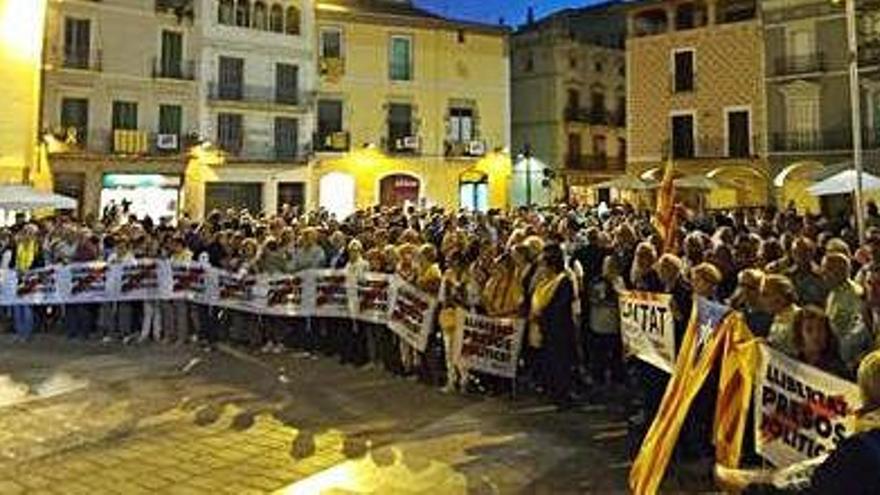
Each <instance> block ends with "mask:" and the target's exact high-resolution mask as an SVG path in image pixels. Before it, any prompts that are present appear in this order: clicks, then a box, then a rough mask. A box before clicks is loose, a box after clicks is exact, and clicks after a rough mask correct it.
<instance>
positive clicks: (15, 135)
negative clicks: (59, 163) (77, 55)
mask: <svg viewBox="0 0 880 495" xmlns="http://www.w3.org/2000/svg"><path fill="white" fill-rule="evenodd" d="M45 8H46V2H45V0H0V66H2V67H3V77H2V78H0V92H2V94H3V95H4V97H5V101H4V105H3V106H4V108H3V111H2V112H0V183H23V182H34V180H35V179H36V177H35V176H34V175H35V174H36V172H38V168H39V167H38V160H39V156H38V155H37V136H38V131H39V127H40V125H39V118H40V117H39V116H40V103H39V102H40V66H41V54H42V50H43V37H42V32H43V24H44V22H45Z"/></svg>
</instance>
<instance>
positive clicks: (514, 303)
mask: <svg viewBox="0 0 880 495" xmlns="http://www.w3.org/2000/svg"><path fill="white" fill-rule="evenodd" d="M518 282H519V277H517V274H516V273H515V272H512V271H508V272H503V273H501V274H498V275H493V276H491V277H489V281H488V282H486V288H485V290H484V291H483V298H484V299H485V301H486V306H487V308H486V309H487V311H488V312H489V315H490V316H503V315H508V314H512V313H515V312H516V310H517V309H518V308H519V304H520V302H522V298H523V295H522V286H521V285H520V284H519V283H518Z"/></svg>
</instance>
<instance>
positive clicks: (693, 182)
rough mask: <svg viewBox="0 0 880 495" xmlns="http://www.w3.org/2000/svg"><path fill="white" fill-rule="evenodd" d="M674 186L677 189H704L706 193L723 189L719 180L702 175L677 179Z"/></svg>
mask: <svg viewBox="0 0 880 495" xmlns="http://www.w3.org/2000/svg"><path fill="white" fill-rule="evenodd" d="M673 184H675V187H676V188H677V189H702V190H706V191H709V190H712V189H718V188H720V187H723V186H722V184H721V183H720V182H719V181H718V180H716V179H710V178H708V177H706V176H705V175H702V174H698V175H689V176H687V177H682V178H680V179H675V181H674V182H673Z"/></svg>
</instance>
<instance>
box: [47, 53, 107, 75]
mask: <svg viewBox="0 0 880 495" xmlns="http://www.w3.org/2000/svg"><path fill="white" fill-rule="evenodd" d="M53 52H54V57H53V58H54V59H55V62H56V63H57V64H58V65H60V66H61V67H63V68H65V69H74V70H86V71H94V72H100V71H101V70H102V69H103V63H102V61H103V54H102V52H101V50H94V51H90V50H88V49H86V50H69V49H68V48H67V47H64V48H63V49H62V48H58V47H56V49H55V50H53Z"/></svg>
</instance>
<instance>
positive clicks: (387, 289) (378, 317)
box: [349, 273, 393, 324]
mask: <svg viewBox="0 0 880 495" xmlns="http://www.w3.org/2000/svg"><path fill="white" fill-rule="evenodd" d="M392 280H393V278H392V277H391V276H389V275H385V274H383V273H365V274H364V275H363V276H362V277H361V278H360V279H358V280H354V281H353V282H352V285H353V287H354V290H353V291H352V292H353V293H351V294H349V300H350V301H351V302H350V305H351V308H352V309H351V315H352V316H353V317H354V318H357V319H358V320H361V321H366V322H370V323H377V324H382V323H385V321H386V320H387V319H388V311H389V308H390V307H391V295H392V284H391V281H392Z"/></svg>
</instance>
